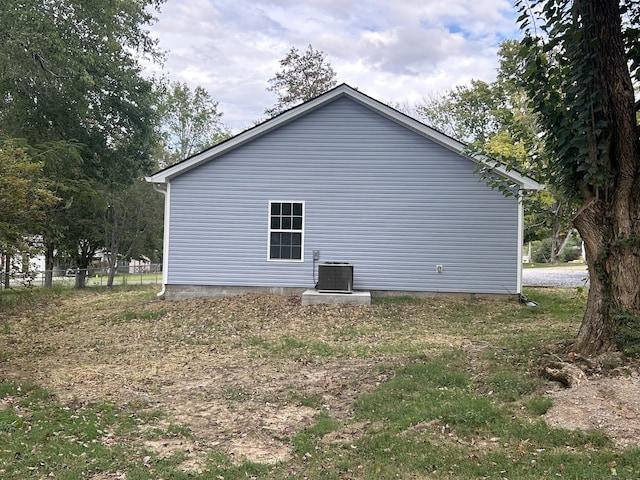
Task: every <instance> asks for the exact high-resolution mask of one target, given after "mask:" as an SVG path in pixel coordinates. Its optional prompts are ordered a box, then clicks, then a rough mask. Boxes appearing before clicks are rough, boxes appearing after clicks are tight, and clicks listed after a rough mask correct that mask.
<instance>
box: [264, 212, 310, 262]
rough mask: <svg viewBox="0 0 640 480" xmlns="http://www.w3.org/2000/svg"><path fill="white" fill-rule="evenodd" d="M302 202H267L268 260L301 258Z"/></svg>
mask: <svg viewBox="0 0 640 480" xmlns="http://www.w3.org/2000/svg"><path fill="white" fill-rule="evenodd" d="M303 226H304V203H303V202H279V201H271V202H269V255H268V259H269V260H302V251H303V250H302V247H303V242H302V233H303V232H302V230H303Z"/></svg>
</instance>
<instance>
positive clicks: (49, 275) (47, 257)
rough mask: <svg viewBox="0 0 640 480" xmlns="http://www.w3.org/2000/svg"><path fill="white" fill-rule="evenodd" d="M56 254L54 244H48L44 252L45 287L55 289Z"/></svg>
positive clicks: (49, 242)
mask: <svg viewBox="0 0 640 480" xmlns="http://www.w3.org/2000/svg"><path fill="white" fill-rule="evenodd" d="M54 253H55V249H54V246H53V242H51V241H48V242H46V248H45V251H44V287H45V288H52V287H53V267H54Z"/></svg>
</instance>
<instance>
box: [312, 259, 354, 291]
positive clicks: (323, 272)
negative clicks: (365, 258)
mask: <svg viewBox="0 0 640 480" xmlns="http://www.w3.org/2000/svg"><path fill="white" fill-rule="evenodd" d="M318 291H319V292H325V293H351V292H353V265H351V264H350V263H339V262H329V263H321V264H320V265H318Z"/></svg>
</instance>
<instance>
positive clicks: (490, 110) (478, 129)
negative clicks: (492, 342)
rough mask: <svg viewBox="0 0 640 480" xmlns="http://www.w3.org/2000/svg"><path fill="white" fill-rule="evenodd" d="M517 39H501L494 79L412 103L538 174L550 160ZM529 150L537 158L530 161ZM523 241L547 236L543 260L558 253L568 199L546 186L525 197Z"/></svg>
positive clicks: (428, 119)
mask: <svg viewBox="0 0 640 480" xmlns="http://www.w3.org/2000/svg"><path fill="white" fill-rule="evenodd" d="M519 49H520V45H519V43H518V42H516V41H514V40H507V41H505V42H503V43H502V44H501V45H500V50H499V52H498V55H499V58H500V65H499V68H498V74H497V79H496V81H495V82H492V83H486V82H482V81H479V80H473V81H472V82H471V84H470V85H461V86H457V87H455V88H454V89H452V90H450V91H448V92H445V93H444V94H443V95H441V96H439V97H432V98H430V99H428V100H427V101H425V102H424V103H423V104H422V105H418V106H416V108H415V113H416V114H417V116H418V117H420V118H421V119H422V120H423V121H425V123H427V124H429V125H430V126H432V127H434V128H436V129H438V130H440V131H442V132H443V133H446V134H448V135H450V136H452V137H454V138H456V139H458V140H461V141H464V142H466V143H468V144H469V147H470V150H472V151H475V152H478V153H481V154H484V155H489V156H491V157H493V158H499V159H500V160H501V161H502V162H503V163H506V164H508V165H509V166H510V167H511V168H514V169H516V170H518V171H520V172H521V173H524V174H526V175H529V176H531V177H533V178H538V179H540V178H541V177H542V173H541V172H540V171H539V169H540V168H541V166H544V165H545V164H546V163H547V162H549V161H550V158H549V155H548V153H547V152H546V151H545V149H544V145H543V142H542V140H541V136H540V132H541V130H540V127H539V125H538V124H537V122H536V115H535V113H534V112H533V111H532V110H531V109H530V108H529V106H528V102H529V98H528V96H527V93H526V92H525V91H524V88H523V87H522V85H521V81H520V78H521V70H522V61H521V59H520V58H519V57H518V53H519ZM532 156H535V157H536V158H537V159H538V162H536V163H532V162H531V160H530V158H531V157H532ZM525 204H526V209H525V210H526V212H527V214H526V217H525V231H524V234H525V238H524V240H525V241H526V242H528V241H533V240H540V239H542V238H545V237H549V236H550V237H551V253H550V257H549V261H550V262H551V263H557V261H558V258H559V256H560V254H561V252H562V250H563V249H564V247H565V246H566V245H567V242H568V241H569V239H570V238H571V235H572V231H573V228H572V226H571V223H570V216H571V214H572V212H573V211H574V210H573V209H572V205H571V204H570V202H568V201H567V200H566V199H564V198H563V197H562V195H559V194H558V192H557V191H556V190H555V189H553V187H551V188H547V190H546V191H541V192H538V193H537V194H535V195H534V196H533V197H527V198H526V199H525Z"/></svg>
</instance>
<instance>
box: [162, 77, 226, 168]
mask: <svg viewBox="0 0 640 480" xmlns="http://www.w3.org/2000/svg"><path fill="white" fill-rule="evenodd" d="M160 116H161V126H162V133H163V137H164V142H165V144H166V148H167V150H168V154H169V155H168V157H169V158H168V159H164V160H163V161H161V162H160V165H159V167H160V168H164V167H167V166H169V165H172V164H174V163H176V162H179V161H181V160H184V159H185V158H188V157H190V156H191V155H194V154H195V153H199V152H201V151H202V150H204V149H206V148H209V147H210V146H212V145H215V144H216V143H220V142H221V141H223V140H225V139H227V138H229V137H230V136H231V132H230V131H229V129H228V128H227V127H225V126H224V125H223V124H222V122H221V121H220V118H221V117H222V112H220V111H219V110H218V102H216V101H214V100H213V99H212V98H211V95H210V94H209V92H207V91H206V90H205V89H204V88H202V87H200V86H197V87H196V88H195V89H194V90H193V91H192V90H191V89H190V88H189V87H188V86H187V84H186V83H180V82H174V83H171V84H170V87H169V90H168V91H167V92H166V93H165V95H164V98H163V99H162V103H161V108H160Z"/></svg>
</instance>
